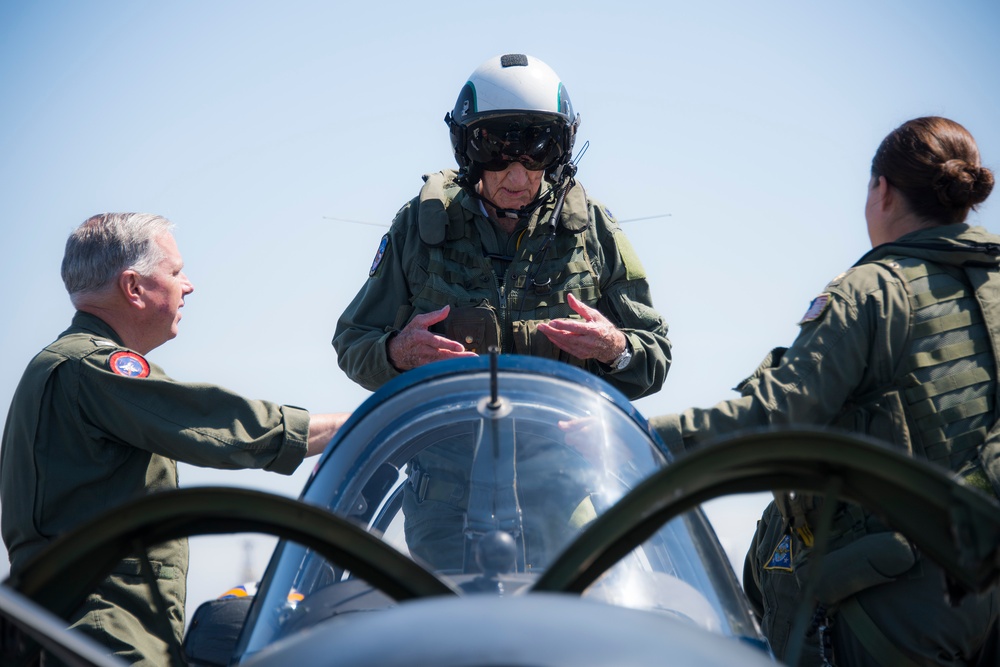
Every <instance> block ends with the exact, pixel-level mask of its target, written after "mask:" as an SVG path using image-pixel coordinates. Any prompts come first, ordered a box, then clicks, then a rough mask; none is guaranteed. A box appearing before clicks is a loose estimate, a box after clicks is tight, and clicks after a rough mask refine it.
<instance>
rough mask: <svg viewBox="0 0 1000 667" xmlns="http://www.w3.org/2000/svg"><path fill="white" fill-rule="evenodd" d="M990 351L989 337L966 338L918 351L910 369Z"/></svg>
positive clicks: (910, 364) (910, 363)
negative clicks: (925, 350)
mask: <svg viewBox="0 0 1000 667" xmlns="http://www.w3.org/2000/svg"><path fill="white" fill-rule="evenodd" d="M989 351H990V341H989V339H987V338H977V339H975V340H964V341H962V342H961V343H955V344H954V345H945V346H943V347H939V348H937V349H935V350H930V351H927V352H918V353H916V354H914V355H913V357H912V358H911V359H910V362H909V370H910V371H913V370H915V369H917V368H928V367H930V366H936V365H938V364H943V363H946V362H948V361H954V360H955V359H961V358H963V357H973V356H975V355H977V354H981V353H983V352H989Z"/></svg>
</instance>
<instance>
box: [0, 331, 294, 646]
mask: <svg viewBox="0 0 1000 667" xmlns="http://www.w3.org/2000/svg"><path fill="white" fill-rule="evenodd" d="M114 368H117V369H118V370H117V372H116V371H115V370H114ZM122 373H126V374H125V375H123V374H122ZM308 436H309V414H308V413H307V412H306V411H305V410H302V409H299V408H293V407H288V406H279V405H276V404H273V403H267V402H263V401H251V400H247V399H244V398H242V397H240V396H237V395H236V394H233V393H232V392H230V391H228V390H225V389H222V388H220V387H216V386H212V385H208V384H190V383H182V382H177V381H175V380H173V379H171V378H170V377H168V376H167V375H166V374H165V373H164V372H163V370H162V369H160V368H159V367H158V366H156V365H155V364H151V363H149V362H147V361H146V360H145V359H144V358H143V357H142V356H141V355H139V354H137V353H135V352H132V351H130V350H127V349H126V348H124V347H123V346H122V344H121V340H120V339H119V338H118V336H117V334H116V333H115V332H114V331H113V330H112V329H111V327H109V326H108V325H107V324H105V323H104V322H103V321H101V320H100V319H98V318H97V317H95V316H93V315H89V314H87V313H83V312H77V313H76V315H75V316H74V318H73V323H72V325H71V326H70V328H69V329H67V330H66V331H64V332H63V333H62V334H61V335H60V336H59V338H58V339H57V340H56V341H54V342H53V343H51V344H50V345H49V346H47V347H46V348H45V349H44V350H42V351H41V352H40V353H39V354H38V355H36V356H35V358H34V359H32V361H31V362H30V363H29V364H28V367H27V369H26V370H25V372H24V375H23V376H22V378H21V381H20V383H19V385H18V387H17V390H16V392H15V394H14V398H13V400H12V402H11V406H10V410H9V412H8V414H7V423H6V427H5V428H4V433H3V444H2V449H0V499H2V532H3V540H4V543H5V544H6V546H7V550H8V555H9V557H10V560H11V575H12V576H16V575H17V574H18V573H19V572H20V571H21V569H22V568H24V567H25V566H26V565H27V564H28V563H29V561H30V560H31V558H32V556H33V555H35V554H36V553H38V552H39V551H40V550H41V549H43V548H44V547H45V546H46V545H47V544H49V543H50V542H51V541H52V540H54V539H55V538H57V537H59V536H60V535H62V534H64V533H66V532H67V531H70V530H72V529H74V528H76V527H77V526H79V525H80V524H81V523H83V522H85V521H87V520H89V519H91V518H93V517H95V516H97V515H98V514H101V513H103V512H106V511H108V510H110V509H111V508H114V507H116V506H119V505H121V504H123V503H125V502H127V501H129V500H132V499H134V498H138V497H140V496H143V495H146V494H150V493H154V492H156V491H161V490H166V489H173V488H176V486H177V464H176V461H183V462H185V463H190V464H192V465H197V466H204V467H213V468H226V469H237V468H264V469H266V470H271V471H273V472H278V473H281V474H286V475H287V474H291V473H292V472H293V471H294V470H295V469H296V467H297V466H298V465H299V463H300V462H301V461H302V459H303V458H304V456H305V454H306V446H307V441H308ZM149 559H150V561H151V564H152V567H153V570H154V574H155V576H156V577H157V579H158V585H159V588H160V590H161V592H162V593H163V595H164V598H165V600H166V602H167V605H168V607H169V608H168V609H167V610H166V611H167V617H166V618H164V617H163V616H162V615H158V614H157V612H156V611H154V609H155V608H154V605H153V601H152V596H151V594H150V591H149V589H148V587H147V585H146V583H145V582H144V580H143V579H142V578H141V577H140V576H139V561H138V560H137V559H131V558H130V559H127V560H125V561H123V562H122V563H120V564H119V565H118V567H116V568H115V570H114V572H113V573H112V574H111V576H109V577H108V578H107V579H105V580H104V581H103V582H102V583H101V584H100V585H99V587H98V589H97V590H96V591H95V592H94V593H93V594H92V595H90V596H89V597H88V599H87V601H86V602H85V604H84V605H83V607H82V608H81V609H80V610H79V611H78V612H77V613H76V615H75V616H74V618H73V620H72V624H73V626H74V627H77V628H79V629H80V630H82V631H84V632H86V633H87V634H90V635H92V636H93V637H94V638H95V639H96V640H97V641H99V642H101V643H103V644H104V645H106V646H108V647H109V648H110V650H111V652H113V653H115V654H116V655H118V656H119V657H121V658H123V659H125V660H127V661H128V662H130V663H134V664H142V665H164V664H167V663H166V661H167V658H166V651H167V645H168V644H169V643H170V642H178V645H179V642H180V641H181V638H182V634H183V631H184V598H185V584H186V576H187V568H188V549H187V541H186V540H179V541H171V542H166V543H163V544H160V545H157V546H154V547H152V548H150V549H149Z"/></svg>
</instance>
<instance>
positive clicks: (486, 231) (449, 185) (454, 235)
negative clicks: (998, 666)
mask: <svg viewBox="0 0 1000 667" xmlns="http://www.w3.org/2000/svg"><path fill="white" fill-rule="evenodd" d="M454 177H455V173H454V172H452V171H444V172H440V173H437V174H430V175H428V176H425V181H426V184H425V186H424V187H423V189H422V191H421V193H420V196H418V197H416V198H414V199H413V200H411V201H410V202H408V203H407V204H406V205H404V206H403V207H402V208H401V209H400V211H399V212H398V213H397V214H396V219H395V220H394V221H393V224H392V227H391V229H390V230H389V233H388V234H386V235H385V236H384V237H383V239H382V245H381V246H380V248H379V251H378V253H377V255H376V259H375V261H374V262H373V264H372V268H371V272H370V274H369V278H368V281H367V282H366V283H365V285H364V287H362V288H361V290H360V291H359V292H358V294H357V296H355V298H354V300H353V301H352V302H351V304H350V305H349V306H348V307H347V309H346V310H345V311H344V313H343V314H342V315H341V317H340V319H339V321H338V323H337V329H336V333H335V334H334V338H333V346H334V348H335V349H336V351H337V357H338V363H339V364H340V367H341V368H342V369H344V372H346V373H347V375H348V377H350V378H351V379H352V380H354V381H355V382H357V383H358V384H360V385H362V386H364V387H365V388H367V389H371V390H375V389H377V388H378V387H380V386H382V385H383V384H384V383H385V382H387V381H389V380H391V379H392V378H394V377H396V376H398V375H399V374H400V371H398V370H397V369H395V368H394V367H393V366H392V364H391V363H390V361H389V356H388V343H389V340H390V339H391V337H392V336H393V335H395V334H396V333H397V332H398V331H400V330H401V329H402V328H403V327H404V326H406V324H407V323H408V322H409V321H410V320H411V319H412V318H413V317H414V316H415V315H418V314H422V313H427V312H431V311H434V310H438V309H440V308H442V307H443V306H445V305H450V306H451V307H452V310H453V311H454V310H455V309H456V308H470V307H477V306H479V307H481V308H482V309H485V310H486V311H487V312H488V313H490V314H491V317H492V318H495V321H496V324H495V325H493V324H487V328H491V329H492V328H495V329H496V332H495V334H492V336H495V337H496V338H497V339H498V342H499V350H500V352H501V353H505V354H509V353H515V354H525V355H532V356H542V357H546V358H550V359H557V360H561V361H564V362H566V363H570V364H574V365H576V366H580V367H582V368H585V369H586V370H588V371H590V372H592V373H594V374H596V375H598V376H601V377H602V378H603V379H605V380H606V381H608V382H609V383H610V384H612V385H613V386H615V387H616V388H618V389H619V390H621V391H622V393H624V394H625V395H626V396H628V397H629V398H631V399H635V398H639V397H641V396H645V395H648V394H651V393H653V392H656V391H659V389H660V388H661V386H662V385H663V381H664V379H665V378H666V375H667V371H668V369H669V367H670V362H671V357H670V342H669V340H668V339H667V325H666V323H665V322H664V320H663V318H662V317H661V316H660V315H659V313H657V312H656V310H654V308H653V305H652V300H651V296H650V290H649V285H648V283H647V280H646V273H645V270H644V269H643V266H642V264H641V262H640V261H639V258H638V256H637V255H636V253H635V251H634V249H633V248H632V245H631V244H630V243H629V241H628V239H627V238H626V236H625V234H624V233H623V232H622V230H621V228H620V227H619V226H618V223H617V222H616V221H615V219H614V217H613V216H612V215H611V213H610V212H609V211H608V209H607V208H605V207H604V206H603V205H601V204H600V203H599V202H597V201H596V200H593V199H590V198H589V197H588V196H587V195H586V193H585V192H584V190H583V187H582V186H581V185H579V184H576V185H574V186H573V187H572V188H571V189H570V190H569V191H568V193H567V196H566V200H565V203H564V206H563V210H562V214H561V216H560V219H559V220H558V221H555V235H554V237H551V238H549V232H550V230H551V229H552V226H551V225H550V223H551V222H552V220H551V218H552V213H553V208H554V203H553V201H552V199H551V198H550V199H549V201H548V202H547V203H545V204H543V205H542V206H541V207H540V208H539V209H537V210H536V211H535V212H534V213H533V214H532V215H531V217H530V219H529V220H527V221H526V222H524V223H522V225H521V226H520V227H518V228H517V229H516V230H515V231H514V233H513V234H512V235H510V237H507V235H506V234H505V233H504V232H503V231H501V230H500V229H499V227H498V226H497V225H495V224H494V223H493V222H492V221H491V220H490V219H489V218H488V217H487V215H486V213H485V211H484V209H483V207H482V204H481V203H480V202H479V200H477V199H475V198H473V197H471V196H470V195H469V194H468V193H466V192H464V191H462V189H461V188H460V187H459V186H458V185H456V184H455V182H454ZM543 187H547V186H543ZM571 293H572V294H573V295H574V296H576V297H577V298H578V299H580V300H581V301H582V302H584V303H586V304H587V305H589V306H591V307H594V308H596V309H597V310H599V311H600V312H601V313H603V314H604V315H605V316H606V317H607V318H608V319H609V320H611V322H613V323H614V324H615V325H616V326H617V327H618V328H619V329H620V330H621V331H622V332H623V333H624V334H625V336H626V338H627V339H628V342H629V345H630V347H631V349H632V352H633V357H632V360H631V363H630V364H629V365H628V366H627V367H625V368H624V369H622V370H613V369H611V368H610V367H608V366H606V365H604V364H602V363H600V362H598V361H596V360H594V359H589V360H581V359H575V358H572V357H570V356H569V355H567V354H566V353H565V352H562V351H560V350H559V349H558V348H556V347H555V346H554V345H552V343H551V342H550V341H549V340H548V339H547V338H546V337H545V336H544V334H541V333H539V332H538V331H537V326H538V324H539V323H540V322H545V321H548V320H552V319H557V318H566V317H573V318H578V317H579V316H578V315H577V314H576V313H575V312H574V311H573V310H572V308H570V306H569V303H568V302H567V295H568V294H571ZM434 449H435V451H430V450H428V451H427V452H426V453H425V454H424V455H421V456H419V457H417V458H416V460H415V462H414V465H413V466H412V467H411V471H410V472H411V477H410V480H411V482H412V484H411V485H408V486H407V488H406V490H405V495H404V513H405V514H406V517H407V529H408V530H407V538H408V539H407V543H408V545H409V547H410V550H411V551H412V552H414V553H415V554H417V555H418V556H422V557H424V558H425V560H428V561H429V562H431V563H432V564H435V565H437V566H439V567H443V568H451V567H452V566H455V565H456V560H457V561H458V564H459V565H460V564H461V558H460V556H459V555H456V553H455V552H454V550H453V549H449V548H447V547H446V546H445V545H447V544H451V543H453V541H454V539H455V536H456V535H458V536H459V537H460V536H461V522H462V520H463V516H464V512H465V505H466V504H467V503H468V497H469V496H468V480H469V477H470V472H471V463H472V453H471V441H470V440H469V439H465V440H462V439H456V440H455V441H454V442H450V443H443V444H442V445H440V446H438V447H435V448H434ZM527 449H528V448H527V447H525V448H524V450H523V451H522V452H521V453H520V454H519V456H520V455H525V456H521V460H522V462H524V464H525V465H527V461H528V460H529V459H534V460H542V459H544V458H546V457H545V456H544V455H542V454H541V452H532V453H531V456H526V454H528V451H527ZM521 472H522V474H519V480H520V481H519V484H522V483H523V484H527V483H529V479H530V477H531V476H530V475H527V474H523V473H525V472H526V471H525V470H524V468H521ZM522 491H524V493H523V494H522V495H523V496H524V497H527V496H529V495H530V493H529V492H528V490H527V489H525V488H522ZM580 500H581V498H576V499H575V502H577V503H578V502H579V501H580ZM418 505H419V506H420V507H419V511H418ZM432 507H433V510H432V509H431V508H432ZM407 510H408V511H407ZM417 533H419V536H418V534H417ZM446 552H447V555H446Z"/></svg>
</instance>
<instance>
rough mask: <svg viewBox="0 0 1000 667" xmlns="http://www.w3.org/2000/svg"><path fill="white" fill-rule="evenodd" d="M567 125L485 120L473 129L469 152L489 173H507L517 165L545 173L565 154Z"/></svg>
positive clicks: (467, 143)
mask: <svg viewBox="0 0 1000 667" xmlns="http://www.w3.org/2000/svg"><path fill="white" fill-rule="evenodd" d="M566 131H567V127H566V124H565V123H563V122H560V121H553V120H544V121H542V122H531V121H530V120H528V121H527V122H520V121H513V122H511V121H510V120H509V119H504V120H501V119H497V120H493V121H491V120H488V119H487V120H482V121H479V122H478V123H476V124H475V125H473V126H472V127H470V128H469V134H468V141H467V142H466V149H465V153H466V155H467V156H468V157H469V159H470V160H472V161H473V162H474V163H476V164H477V165H479V166H480V167H482V168H483V169H485V170H486V171H503V170H504V169H506V168H507V167H509V166H510V165H511V164H512V163H514V162H519V163H521V164H522V165H524V168H525V169H527V170H529V171H544V170H546V169H548V168H549V167H551V166H552V165H554V164H556V163H557V162H558V161H559V159H560V158H562V156H563V154H564V150H563V146H564V145H565V144H564V137H565V133H566Z"/></svg>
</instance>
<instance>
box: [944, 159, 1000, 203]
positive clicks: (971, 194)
mask: <svg viewBox="0 0 1000 667" xmlns="http://www.w3.org/2000/svg"><path fill="white" fill-rule="evenodd" d="M932 186H933V188H934V191H935V193H936V194H937V197H938V200H939V201H940V202H941V203H942V204H944V205H945V206H948V207H954V208H965V207H971V206H975V205H977V204H980V203H982V202H983V201H985V200H986V198H987V197H988V196H989V195H990V192H992V190H993V172H992V171H990V170H989V169H987V168H986V167H981V166H979V165H974V164H969V163H968V162H966V161H965V160H948V161H947V162H945V163H943V164H942V165H941V166H940V168H939V170H938V173H937V174H936V175H935V176H934V181H933V183H932Z"/></svg>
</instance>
